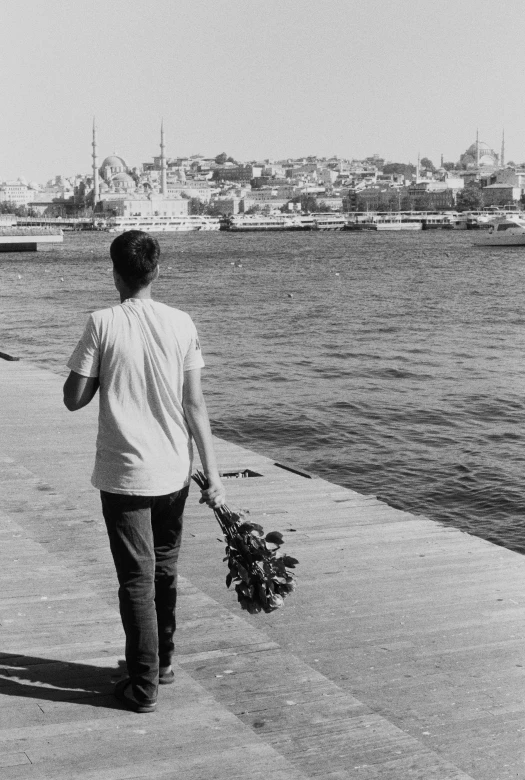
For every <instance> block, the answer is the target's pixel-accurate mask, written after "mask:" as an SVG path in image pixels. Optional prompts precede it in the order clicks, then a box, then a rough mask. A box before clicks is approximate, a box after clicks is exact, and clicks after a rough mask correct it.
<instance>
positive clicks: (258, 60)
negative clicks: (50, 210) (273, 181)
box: [0, 0, 525, 183]
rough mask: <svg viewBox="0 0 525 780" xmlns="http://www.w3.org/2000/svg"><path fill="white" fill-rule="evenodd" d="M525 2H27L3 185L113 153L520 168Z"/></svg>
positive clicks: (6, 104)
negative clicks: (471, 149)
mask: <svg viewBox="0 0 525 780" xmlns="http://www.w3.org/2000/svg"><path fill="white" fill-rule="evenodd" d="M524 31H525V3H524V2H523V0H499V2H498V3H494V2H493V0H440V1H438V2H436V0H315V1H314V0H302V1H301V0H45V2H43V0H24V2H23V3H15V2H9V3H8V2H6V3H4V4H3V8H2V12H1V20H0V51H1V58H0V59H1V62H2V69H3V73H2V78H1V79H0V105H1V106H2V108H3V110H2V111H1V112H0V181H2V180H11V179H16V178H18V177H19V176H24V177H25V178H26V179H27V180H28V181H37V182H41V183H43V182H45V181H47V180H48V179H50V178H51V177H53V176H56V175H58V174H60V175H63V176H71V175H74V174H76V173H81V174H84V173H89V172H90V170H91V133H92V123H93V117H95V118H96V124H97V128H98V160H99V164H100V163H101V162H102V160H103V158H104V157H106V156H107V155H109V154H113V153H114V152H117V153H118V154H119V155H121V156H122V157H124V159H125V160H126V162H127V164H128V165H129V166H131V167H134V166H138V165H140V164H142V163H143V162H146V161H148V160H151V158H152V157H153V156H154V155H157V154H159V140H160V123H161V120H162V119H163V120H164V128H165V139H166V154H167V156H169V157H175V156H178V155H191V154H203V155H207V156H216V155H217V154H219V153H221V152H223V151H224V152H226V153H227V154H228V155H231V156H232V157H234V158H235V159H239V160H242V161H247V160H261V159H273V160H276V159H282V158H288V157H300V156H306V155H312V154H317V155H320V156H331V155H338V156H341V157H347V158H350V159H352V158H355V159H362V158H363V157H367V156H369V155H372V154H374V153H377V154H380V155H381V156H382V157H385V158H386V159H387V160H389V161H394V162H412V163H415V162H416V160H417V156H418V154H420V155H421V157H429V158H430V159H431V160H432V161H433V162H434V163H435V164H439V162H440V159H441V154H443V156H444V159H445V161H457V160H458V159H459V156H460V155H461V154H462V153H463V152H464V151H465V149H466V148H467V147H468V146H470V144H472V143H473V142H474V141H475V138H476V131H477V130H479V138H480V140H481V141H485V142H486V143H488V144H489V146H491V147H492V148H493V149H495V151H497V152H499V151H500V149H501V137H502V131H503V129H504V130H505V157H506V160H507V161H509V160H514V161H515V162H522V161H524V160H525V132H524V131H525V100H523V97H522V94H523V86H522V83H521V82H522V74H523V73H524V71H525V45H524V43H523V33H524Z"/></svg>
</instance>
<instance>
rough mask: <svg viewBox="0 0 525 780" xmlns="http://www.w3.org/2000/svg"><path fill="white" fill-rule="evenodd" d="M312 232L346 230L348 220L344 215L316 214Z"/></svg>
mask: <svg viewBox="0 0 525 780" xmlns="http://www.w3.org/2000/svg"><path fill="white" fill-rule="evenodd" d="M313 217H314V219H313V225H312V230H344V229H345V227H346V223H347V221H348V220H347V219H346V217H344V216H343V215H342V214H314V215H313Z"/></svg>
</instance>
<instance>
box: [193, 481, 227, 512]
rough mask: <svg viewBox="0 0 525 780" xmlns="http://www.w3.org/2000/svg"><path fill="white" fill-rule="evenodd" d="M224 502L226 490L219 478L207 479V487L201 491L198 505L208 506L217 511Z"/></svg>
mask: <svg viewBox="0 0 525 780" xmlns="http://www.w3.org/2000/svg"><path fill="white" fill-rule="evenodd" d="M225 500H226V490H225V489H224V485H223V484H222V482H221V480H220V477H213V478H211V479H210V478H209V477H208V487H207V488H206V490H202V491H201V498H200V500H199V503H200V504H208V506H211V508H212V509H218V508H219V507H220V506H222V505H223V504H224V501H225Z"/></svg>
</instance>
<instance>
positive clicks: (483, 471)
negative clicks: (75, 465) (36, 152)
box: [0, 231, 525, 552]
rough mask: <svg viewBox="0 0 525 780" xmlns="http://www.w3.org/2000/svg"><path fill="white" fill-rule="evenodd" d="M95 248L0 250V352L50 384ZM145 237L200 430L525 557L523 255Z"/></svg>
mask: <svg viewBox="0 0 525 780" xmlns="http://www.w3.org/2000/svg"><path fill="white" fill-rule="evenodd" d="M110 240H111V237H110V236H108V235H107V234H69V235H66V236H65V241H64V245H63V246H61V247H59V248H56V247H53V248H52V249H50V250H47V251H45V252H39V253H37V254H19V255H15V254H0V279H1V288H0V304H1V313H0V324H1V331H2V336H1V338H0V350H2V351H5V352H9V353H12V354H14V355H17V356H20V357H22V358H24V359H27V360H29V361H31V362H34V363H36V364H39V365H41V366H44V367H47V368H49V369H51V370H53V371H55V372H58V373H62V374H65V373H66V369H65V363H66V360H67V358H68V356H69V354H70V352H71V351H72V349H73V347H74V345H75V343H76V341H77V339H78V338H79V336H80V333H81V331H82V328H83V326H84V323H85V319H86V316H87V313H88V312H90V311H92V310H93V309H96V308H101V307H104V306H109V305H113V304H114V303H116V302H118V301H117V298H116V293H115V290H114V289H113V287H112V277H111V270H110V265H111V264H110V261H109V259H108V246H109V243H110ZM159 240H160V243H161V248H162V276H161V281H159V283H158V285H157V291H156V297H158V298H159V299H160V300H162V301H164V302H166V303H170V304H172V305H176V306H178V307H179V308H182V309H185V310H186V311H188V312H189V313H190V314H191V315H192V317H193V318H194V320H195V322H196V323H197V326H198V329H199V332H200V336H201V341H202V343H203V349H204V356H205V359H206V362H207V369H206V371H205V376H204V382H205V390H206V394H207V399H208V406H209V410H210V416H211V417H212V420H213V427H214V432H215V433H217V434H218V435H220V436H223V437H224V438H229V439H231V440H234V441H236V442H238V443H240V444H242V445H245V446H249V447H251V448H253V449H256V450H258V451H260V452H263V453H265V454H267V455H269V456H271V457H274V458H275V459H277V460H280V461H288V462H293V463H295V464H297V465H298V466H299V467H302V468H304V469H306V470H307V471H312V472H315V473H317V474H319V475H320V476H323V477H325V478H327V479H329V480H331V481H332V482H336V483H338V484H341V485H344V486H346V487H349V488H352V489H354V490H357V491H359V492H363V493H367V494H375V495H377V496H378V497H380V498H381V499H383V500H385V501H387V502H388V503H390V504H392V505H393V506H396V507H399V508H403V509H406V510H408V511H410V512H413V513H415V514H420V515H426V516H427V517H430V518H433V519H434V520H437V521H440V522H443V523H448V524H453V525H455V526H457V527H460V528H462V529H464V530H466V531H469V532H470V533H474V534H477V535H480V536H483V537H484V538H486V539H489V540H491V541H493V542H495V543H497V544H502V545H504V546H506V547H509V548H512V549H514V550H517V551H519V552H525V513H524V509H525V488H524V486H523V472H524V444H525V427H524V423H525V392H524V391H525V381H524V369H523V354H524V346H525V344H524V332H525V331H524V324H525V316H524V313H523V301H524V293H525V249H524V248H513V249H510V248H509V249H502V248H492V249H489V248H480V247H473V246H471V240H472V236H471V234H470V232H441V231H436V232H433V231H432V232H423V233H418V234H406V235H401V234H398V235H393V234H391V235H388V234H369V233H347V232H345V233H334V234H327V233H322V234H317V233H284V234H277V233H273V234H267V235H265V234H253V235H246V234H227V233H220V234H217V233H215V234H214V233H209V234H204V233H203V234H198V233H197V234H187V235H185V234H179V235H174V234H172V235H165V236H161V237H160V239H159ZM233 263H237V265H233ZM19 277H21V278H19ZM0 370H1V365H0ZM60 402H61V400H60V399H57V403H60ZM238 465H239V467H243V466H245V465H246V464H243V463H239V464H238ZM86 478H87V477H86Z"/></svg>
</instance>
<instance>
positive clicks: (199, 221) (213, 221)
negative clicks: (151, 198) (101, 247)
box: [106, 215, 220, 233]
mask: <svg viewBox="0 0 525 780" xmlns="http://www.w3.org/2000/svg"><path fill="white" fill-rule="evenodd" d="M106 224H107V230H108V232H109V233H123V232H124V231H126V230H144V231H146V232H147V233H179V232H188V231H195V230H219V229H220V220H219V219H218V218H217V217H207V216H204V215H202V216H200V215H199V216H195V215H194V216H189V215H188V216H180V217H175V216H172V217H165V216H156V217H154V216H151V217H150V216H147V217H111V218H110V219H108V220H107V223H106Z"/></svg>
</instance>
